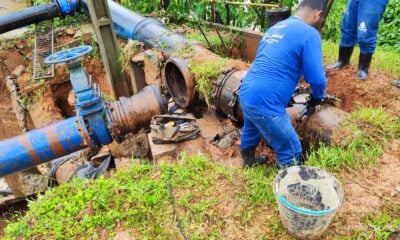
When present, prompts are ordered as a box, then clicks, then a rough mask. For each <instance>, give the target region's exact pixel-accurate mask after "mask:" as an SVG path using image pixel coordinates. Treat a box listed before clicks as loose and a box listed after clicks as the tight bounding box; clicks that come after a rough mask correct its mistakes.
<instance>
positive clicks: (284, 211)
mask: <svg viewBox="0 0 400 240" xmlns="http://www.w3.org/2000/svg"><path fill="white" fill-rule="evenodd" d="M274 194H275V197H276V199H277V202H278V208H279V215H280V217H281V221H282V224H283V226H284V227H285V229H286V230H287V231H288V233H289V234H290V235H292V236H293V237H295V238H298V239H319V238H320V237H321V235H322V234H323V233H324V232H325V230H326V229H327V228H328V226H329V224H330V223H331V221H332V219H333V217H334V216H335V214H336V212H337V210H338V209H339V208H340V207H341V205H342V203H343V198H344V192H343V188H342V185H341V184H340V182H339V181H338V180H337V179H336V178H335V177H334V176H333V175H332V174H330V173H328V172H326V171H324V170H321V169H318V168H313V167H306V166H294V167H289V168H286V169H284V170H282V171H280V172H279V173H278V175H277V176H276V177H275V181H274Z"/></svg>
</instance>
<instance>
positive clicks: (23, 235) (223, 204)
mask: <svg viewBox="0 0 400 240" xmlns="http://www.w3.org/2000/svg"><path fill="white" fill-rule="evenodd" d="M274 175H275V170H272V169H269V168H267V170H266V169H265V168H262V167H259V168H256V169H248V170H244V171H243V170H241V169H232V168H227V167H224V166H222V165H218V164H215V163H213V162H211V161H209V160H208V159H207V158H206V157H204V156H199V155H195V156H188V155H186V154H182V156H181V158H180V159H178V162H177V163H176V164H161V165H160V166H154V165H146V164H141V165H134V166H133V167H132V168H131V169H130V170H128V171H125V172H117V173H116V174H115V175H114V176H113V178H106V177H101V178H99V179H96V180H81V179H75V180H73V181H72V182H70V183H66V184H63V185H61V186H59V187H57V188H53V189H51V190H50V191H48V192H46V193H45V194H44V195H41V196H39V198H38V199H37V200H35V201H30V202H29V211H28V212H27V213H26V215H25V216H24V217H21V218H19V219H18V220H17V222H15V223H11V224H9V225H8V226H7V228H6V229H5V232H6V236H5V239H33V238H38V239H41V238H46V239H98V238H101V237H102V236H107V237H110V238H112V237H113V236H115V235H116V232H117V231H120V230H124V231H128V232H129V234H130V236H131V237H132V238H133V239H178V238H180V237H181V235H180V231H179V229H178V227H177V223H176V221H178V220H177V219H176V218H175V217H176V216H175V215H174V213H173V210H172V209H173V208H172V205H171V199H170V197H171V195H170V193H171V192H170V188H169V187H170V186H171V187H172V194H173V198H174V202H175V208H176V211H177V217H178V219H179V222H180V223H181V226H182V229H183V231H184V232H185V233H186V234H187V235H188V236H189V237H190V238H191V239H224V236H227V234H228V235H229V234H230V236H234V234H235V233H237V232H240V231H241V229H242V228H243V226H242V222H241V219H246V224H248V223H253V222H255V223H256V224H257V225H256V226H255V227H256V228H257V227H258V226H259V225H260V224H259V223H258V221H257V217H260V216H262V217H264V215H263V214H260V213H258V211H263V212H266V211H269V212H270V214H272V215H273V214H275V212H274V211H272V212H271V211H270V209H271V208H272V206H273V204H274V198H273V193H272V185H271V181H272V179H273V177H274ZM246 209H248V211H246ZM249 211H251V213H250V215H249V214H247V212H249ZM241 214H243V216H241ZM262 225H263V228H265V229H266V230H265V232H266V233H267V229H268V231H269V226H276V229H281V228H280V225H279V218H278V217H277V214H275V216H273V217H272V220H269V221H267V220H265V219H264V220H263V221H262ZM251 227H253V225H248V228H251ZM249 231H250V232H251V231H253V230H251V229H250V230H249ZM258 234H260V233H258Z"/></svg>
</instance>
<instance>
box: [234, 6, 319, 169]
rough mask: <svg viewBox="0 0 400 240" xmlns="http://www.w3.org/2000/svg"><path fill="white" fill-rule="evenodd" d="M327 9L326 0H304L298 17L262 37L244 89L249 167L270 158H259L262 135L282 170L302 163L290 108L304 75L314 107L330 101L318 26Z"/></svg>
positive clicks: (245, 148) (242, 101) (244, 135)
mask: <svg viewBox="0 0 400 240" xmlns="http://www.w3.org/2000/svg"><path fill="white" fill-rule="evenodd" d="M325 11H326V4H325V1H324V0H303V1H302V2H301V3H300V5H299V8H298V10H297V13H296V15H295V16H294V17H290V18H288V19H286V20H284V21H281V22H279V23H277V24H276V25H274V26H273V27H271V28H270V29H269V30H268V31H267V32H266V33H265V35H264V36H263V38H262V39H261V42H260V44H259V46H258V50H257V54H256V58H255V60H254V62H253V65H252V67H251V68H250V70H249V72H248V73H247V75H246V77H245V78H244V79H243V83H242V85H241V87H240V105H241V108H242V110H243V115H244V126H243V129H242V135H241V143H240V148H241V155H242V158H243V162H244V166H253V165H256V164H259V163H262V162H264V161H265V160H266V159H265V157H264V158H263V157H255V149H256V147H257V145H258V144H259V142H260V139H261V137H263V138H264V139H265V140H266V141H267V143H268V144H269V145H270V146H271V147H272V148H273V149H274V151H275V152H276V155H277V165H278V168H280V169H282V168H285V167H289V166H293V165H297V164H298V163H299V161H300V158H301V153H302V147H301V143H300V140H299V137H298V136H297V134H296V132H295V130H294V127H293V125H292V123H291V120H290V117H289V115H288V113H287V112H286V109H285V107H286V106H287V105H288V103H289V101H290V99H291V96H292V95H293V94H294V91H295V88H296V86H297V84H298V82H299V79H300V77H301V75H303V76H304V79H305V80H306V81H307V82H308V83H309V84H310V88H311V100H310V102H309V103H312V104H315V105H318V104H319V103H320V102H321V101H322V99H323V98H324V97H325V89H326V83H327V80H326V77H325V72H324V68H323V62H322V61H323V60H322V45H321V36H320V34H319V32H318V31H317V30H316V28H315V26H317V25H318V23H319V21H320V20H321V18H322V16H323V15H324V13H325Z"/></svg>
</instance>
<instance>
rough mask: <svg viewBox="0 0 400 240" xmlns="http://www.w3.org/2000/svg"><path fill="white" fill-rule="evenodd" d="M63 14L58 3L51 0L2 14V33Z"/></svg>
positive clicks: (0, 17) (0, 26)
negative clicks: (50, 0)
mask: <svg viewBox="0 0 400 240" xmlns="http://www.w3.org/2000/svg"><path fill="white" fill-rule="evenodd" d="M59 16H61V13H60V10H59V8H58V5H57V3H54V2H51V3H46V4H41V5H39V6H33V7H30V8H26V9H23V10H21V11H18V12H15V13H10V14H7V15H4V16H0V34H1V33H5V32H8V31H11V30H14V29H17V28H20V27H24V26H27V25H30V24H33V23H38V22H41V21H44V20H49V19H53V18H55V17H59Z"/></svg>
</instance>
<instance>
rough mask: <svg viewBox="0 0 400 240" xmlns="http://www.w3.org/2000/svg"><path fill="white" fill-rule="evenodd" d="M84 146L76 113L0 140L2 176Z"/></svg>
mask: <svg viewBox="0 0 400 240" xmlns="http://www.w3.org/2000/svg"><path fill="white" fill-rule="evenodd" d="M85 147H86V144H85V143H84V140H83V134H82V132H81V131H80V130H79V129H78V124H77V118H76V117H72V118H68V119H66V120H64V121H61V122H58V123H56V124H52V125H49V126H47V127H44V128H41V129H37V130H33V131H30V132H28V133H26V134H23V135H20V136H17V137H14V138H10V139H6V140H3V141H1V142H0V177H3V176H5V175H8V174H11V173H14V172H18V171H21V170H24V169H27V168H30V167H33V166H36V165H39V164H42V163H45V162H48V161H50V160H53V159H56V158H59V157H62V156H65V155H67V154H69V153H72V152H76V151H78V150H81V149H83V148H85Z"/></svg>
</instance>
